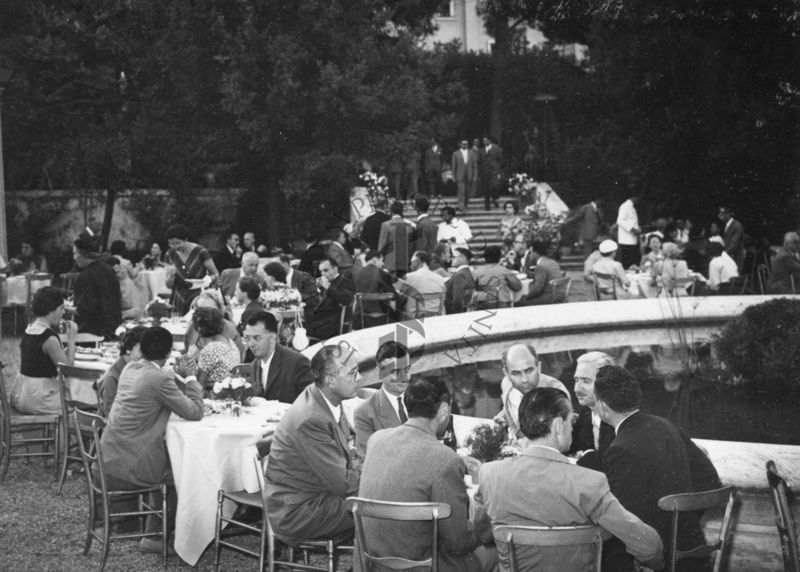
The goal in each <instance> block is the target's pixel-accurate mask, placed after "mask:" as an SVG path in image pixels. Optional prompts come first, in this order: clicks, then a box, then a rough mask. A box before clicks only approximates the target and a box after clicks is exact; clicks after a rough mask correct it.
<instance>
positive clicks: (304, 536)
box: [266, 346, 361, 544]
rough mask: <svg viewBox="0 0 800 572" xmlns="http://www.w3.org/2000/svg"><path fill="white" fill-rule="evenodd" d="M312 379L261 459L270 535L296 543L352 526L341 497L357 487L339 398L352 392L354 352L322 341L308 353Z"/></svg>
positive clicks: (355, 467) (355, 374) (355, 364)
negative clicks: (264, 466)
mask: <svg viewBox="0 0 800 572" xmlns="http://www.w3.org/2000/svg"><path fill="white" fill-rule="evenodd" d="M311 375H312V377H313V379H314V383H313V384H312V385H309V386H308V387H306V388H305V389H304V390H303V393H301V394H300V396H299V397H298V398H297V399H296V400H295V401H294V403H292V405H291V407H290V408H289V409H288V410H287V411H286V413H285V414H284V415H283V418H281V421H280V423H278V427H277V428H276V429H275V435H274V436H273V438H272V447H271V449H270V453H269V463H268V464H267V474H266V488H267V498H268V499H269V500H268V502H267V509H268V510H267V512H268V517H269V522H270V524H271V525H272V528H273V529H274V531H275V536H277V537H278V539H280V540H281V541H282V542H286V543H288V544H297V543H300V542H303V541H305V540H311V539H316V538H331V537H333V536H337V535H340V534H343V533H345V532H347V531H350V530H352V529H353V516H352V515H351V514H350V511H348V510H347V507H346V505H345V499H347V497H349V496H353V495H355V494H356V492H357V491H358V480H359V476H360V474H361V468H360V466H359V464H358V461H357V459H354V455H352V454H351V450H350V445H349V443H348V442H349V440H350V433H351V429H350V424H349V423H348V422H347V417H346V416H345V414H344V408H343V407H342V401H343V400H345V399H349V398H351V397H355V395H356V389H357V387H358V380H359V379H360V376H359V374H358V355H357V354H356V352H355V350H353V349H348V350H344V349H342V348H341V347H340V346H323V347H322V348H321V349H320V350H319V351H318V352H317V353H316V354H315V355H314V357H313V358H311Z"/></svg>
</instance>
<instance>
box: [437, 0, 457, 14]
mask: <svg viewBox="0 0 800 572" xmlns="http://www.w3.org/2000/svg"><path fill="white" fill-rule="evenodd" d="M455 4H456V3H455V0H442V1H441V2H439V8H438V9H437V10H436V14H435V16H436V17H437V18H455V17H456V5H455Z"/></svg>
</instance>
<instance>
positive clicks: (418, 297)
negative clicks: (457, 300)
mask: <svg viewBox="0 0 800 572" xmlns="http://www.w3.org/2000/svg"><path fill="white" fill-rule="evenodd" d="M407 304H408V306H407V307H408V309H409V312H408V313H409V314H410V317H411V318H416V319H420V318H429V317H432V316H444V292H426V293H424V294H422V293H420V292H416V291H415V292H414V293H413V294H409V296H408V301H407Z"/></svg>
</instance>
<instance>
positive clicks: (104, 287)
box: [72, 232, 122, 338]
mask: <svg viewBox="0 0 800 572" xmlns="http://www.w3.org/2000/svg"><path fill="white" fill-rule="evenodd" d="M72 258H73V260H75V264H76V265H77V266H78V268H79V269H80V270H81V273H80V274H79V275H78V278H77V279H76V280H75V293H74V299H75V322H76V323H77V324H78V332H86V333H89V334H95V335H98V336H103V337H105V338H112V337H114V335H115V331H116V329H117V326H119V325H120V324H121V323H122V294H121V292H120V289H119V280H118V279H117V274H116V272H114V269H113V268H111V266H109V265H108V264H106V263H104V262H101V261H100V253H99V252H98V248H97V242H96V240H95V237H94V236H92V235H90V234H89V233H87V232H82V233H81V234H80V235H79V236H78V238H76V239H75V240H74V241H73V243H72Z"/></svg>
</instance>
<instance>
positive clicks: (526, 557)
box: [475, 387, 664, 572]
mask: <svg viewBox="0 0 800 572" xmlns="http://www.w3.org/2000/svg"><path fill="white" fill-rule="evenodd" d="M519 419H520V425H521V427H522V433H523V435H525V437H527V438H528V439H529V440H530V441H529V445H528V446H527V447H526V448H525V449H523V451H522V452H521V453H520V454H519V455H518V456H516V457H513V458H510V459H504V460H501V461H494V462H491V463H486V464H485V465H483V467H481V471H480V488H479V489H478V492H477V493H476V494H475V503H476V508H477V507H481V506H485V509H486V511H487V513H488V515H489V517H490V518H491V520H492V523H493V524H494V525H503V524H508V525H520V526H574V525H582V524H594V525H596V526H599V527H601V528H602V529H603V530H604V531H606V532H609V533H611V534H613V535H614V536H616V537H617V538H618V539H619V540H620V542H621V543H624V546H625V548H626V549H627V551H628V553H629V554H631V555H632V557H633V558H636V559H637V560H639V561H641V562H643V563H645V564H646V565H647V566H649V567H650V568H653V569H655V570H661V569H663V568H664V561H663V545H662V542H661V539H660V538H659V536H658V533H657V532H656V531H655V530H654V529H653V528H652V527H650V526H648V525H647V524H645V523H644V522H642V521H641V520H640V519H639V518H637V517H636V516H634V515H633V514H631V513H630V512H629V511H627V510H626V509H625V507H624V506H623V505H622V504H620V501H619V500H617V498H616V497H615V496H614V494H612V492H611V490H610V488H609V484H608V480H607V479H606V477H605V475H603V474H602V473H600V472H597V471H593V470H591V469H586V468H584V467H578V466H575V465H573V464H572V463H570V461H569V459H567V457H565V456H564V455H563V454H562V453H563V452H564V451H566V450H568V449H569V447H570V442H571V441H572V431H573V430H572V424H573V423H574V422H575V414H574V413H573V412H572V406H571V405H570V400H569V397H567V396H566V395H564V393H563V392H562V391H560V390H558V389H556V388H553V387H542V388H538V389H534V390H532V391H530V392H529V393H527V394H526V395H525V397H524V398H523V400H522V404H521V405H520V410H519ZM532 499H535V502H532ZM507 550H508V547H507V545H505V543H501V544H500V545H499V546H498V552H499V553H500V561H501V567H502V569H504V570H505V569H507V568H506V567H507V565H508V554H507ZM516 555H517V560H518V562H519V566H520V569H521V570H541V571H543V572H560V571H562V570H588V569H590V568H592V566H591V564H592V561H593V554H592V552H591V551H590V550H589V549H588V548H587V547H586V546H579V547H575V546H551V547H544V546H536V547H533V546H518V547H517V554H516ZM608 570H615V571H620V570H625V569H623V568H608ZM631 570H632V568H631Z"/></svg>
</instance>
